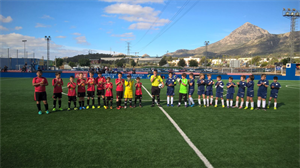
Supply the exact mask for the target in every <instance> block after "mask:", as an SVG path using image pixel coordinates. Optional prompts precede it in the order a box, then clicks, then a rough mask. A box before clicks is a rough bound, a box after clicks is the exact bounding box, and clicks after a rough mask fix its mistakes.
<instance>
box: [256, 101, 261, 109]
mask: <svg viewBox="0 0 300 168" xmlns="http://www.w3.org/2000/svg"><path fill="white" fill-rule="evenodd" d="M260 102H261V100H257V107H258V108H260Z"/></svg>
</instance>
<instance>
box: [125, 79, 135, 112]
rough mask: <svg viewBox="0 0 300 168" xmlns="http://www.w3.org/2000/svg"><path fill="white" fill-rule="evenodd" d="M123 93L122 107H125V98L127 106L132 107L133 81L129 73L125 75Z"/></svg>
mask: <svg viewBox="0 0 300 168" xmlns="http://www.w3.org/2000/svg"><path fill="white" fill-rule="evenodd" d="M124 84H125V93H124V98H125V102H124V108H125V109H126V108H127V100H128V99H129V106H130V107H131V108H133V107H132V98H133V85H134V81H133V80H132V79H131V75H130V74H128V75H127V80H125V83H124Z"/></svg>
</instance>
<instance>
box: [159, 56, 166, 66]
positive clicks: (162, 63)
mask: <svg viewBox="0 0 300 168" xmlns="http://www.w3.org/2000/svg"><path fill="white" fill-rule="evenodd" d="M167 63H168V62H167V60H166V57H165V56H164V57H163V58H162V59H161V60H160V61H159V66H163V65H166V64H167Z"/></svg>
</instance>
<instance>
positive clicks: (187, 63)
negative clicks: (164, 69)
mask: <svg viewBox="0 0 300 168" xmlns="http://www.w3.org/2000/svg"><path fill="white" fill-rule="evenodd" d="M180 59H183V60H184V61H185V63H186V65H189V61H190V60H196V61H197V62H198V63H200V61H201V58H193V57H189V58H178V59H177V60H173V61H172V62H171V63H173V64H175V65H177V64H178V62H179V60H180Z"/></svg>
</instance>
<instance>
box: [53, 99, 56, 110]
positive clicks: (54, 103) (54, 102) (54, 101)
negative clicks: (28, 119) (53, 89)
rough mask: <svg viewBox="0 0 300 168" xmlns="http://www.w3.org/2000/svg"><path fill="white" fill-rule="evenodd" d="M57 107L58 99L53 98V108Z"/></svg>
mask: <svg viewBox="0 0 300 168" xmlns="http://www.w3.org/2000/svg"><path fill="white" fill-rule="evenodd" d="M55 107H56V100H53V108H55Z"/></svg>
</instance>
